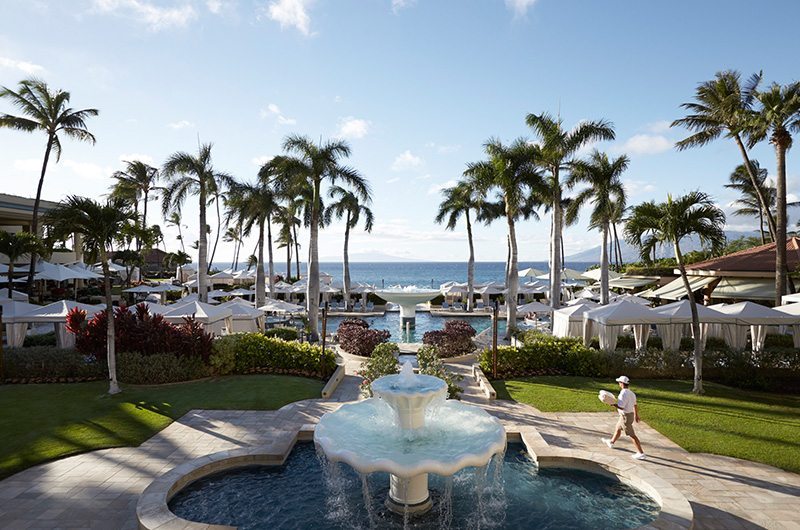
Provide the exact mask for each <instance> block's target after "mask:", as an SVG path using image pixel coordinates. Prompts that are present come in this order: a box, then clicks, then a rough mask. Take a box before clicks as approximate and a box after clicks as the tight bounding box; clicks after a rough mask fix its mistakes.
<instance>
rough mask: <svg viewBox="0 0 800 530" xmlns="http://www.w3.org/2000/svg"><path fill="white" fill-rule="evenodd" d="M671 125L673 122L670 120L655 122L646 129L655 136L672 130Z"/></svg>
mask: <svg viewBox="0 0 800 530" xmlns="http://www.w3.org/2000/svg"><path fill="white" fill-rule="evenodd" d="M671 124H672V122H671V121H669V120H661V121H654V122H651V123H648V124H647V125H645V126H644V129H645V130H646V131H647V132H651V133H653V134H663V133H665V132H667V131H669V130H670V125H671Z"/></svg>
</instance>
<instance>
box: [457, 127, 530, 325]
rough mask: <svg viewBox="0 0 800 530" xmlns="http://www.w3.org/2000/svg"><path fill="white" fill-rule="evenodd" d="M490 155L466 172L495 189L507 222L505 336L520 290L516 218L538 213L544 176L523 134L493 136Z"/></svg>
mask: <svg viewBox="0 0 800 530" xmlns="http://www.w3.org/2000/svg"><path fill="white" fill-rule="evenodd" d="M484 151H485V152H486V154H487V155H488V156H489V159H488V160H486V161H482V162H476V163H471V164H468V165H467V169H466V171H464V175H465V176H466V177H468V178H470V179H473V182H474V183H475V184H476V186H477V187H478V189H479V190H481V192H482V193H483V194H484V195H486V194H488V193H489V192H490V191H493V190H496V191H497V194H498V195H499V198H500V202H501V203H502V207H503V212H504V215H505V219H506V225H507V226H508V244H509V249H510V255H509V260H508V268H507V273H506V287H507V292H508V295H507V296H506V324H507V325H506V338H510V337H511V333H512V332H513V329H514V328H515V327H516V324H517V293H518V292H519V271H518V269H519V267H518V266H517V257H518V251H517V230H516V222H517V220H518V219H519V218H520V217H523V218H527V217H529V216H534V217H538V216H537V215H536V212H535V211H534V208H533V206H534V205H532V201H533V200H534V198H535V197H537V196H539V195H540V193H537V190H539V189H540V188H541V186H542V185H543V184H542V177H541V175H540V174H539V172H538V170H537V168H536V149H535V147H534V146H532V145H530V144H529V143H528V142H527V141H525V139H524V138H519V139H517V140H515V141H514V142H512V143H511V144H509V145H504V144H503V143H502V142H501V141H500V140H497V139H494V138H491V139H489V141H487V142H486V143H485V144H484Z"/></svg>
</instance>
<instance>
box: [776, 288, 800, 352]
mask: <svg viewBox="0 0 800 530" xmlns="http://www.w3.org/2000/svg"><path fill="white" fill-rule="evenodd" d="M788 296H795V295H788ZM788 296H784V297H783V303H784V304H785V305H779V306H778V307H775V308H773V309H775V311H780V312H781V313H786V314H787V315H793V316H795V317H797V318H798V321H797V322H795V323H793V324H792V341H793V342H794V347H795V348H800V304H798V303H791V302H789V303H787V301H786V299H787V298H788Z"/></svg>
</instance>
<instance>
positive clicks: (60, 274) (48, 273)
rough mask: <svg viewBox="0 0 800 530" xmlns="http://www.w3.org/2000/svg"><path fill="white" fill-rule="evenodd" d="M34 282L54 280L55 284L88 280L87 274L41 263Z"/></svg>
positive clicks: (44, 262) (61, 266)
mask: <svg viewBox="0 0 800 530" xmlns="http://www.w3.org/2000/svg"><path fill="white" fill-rule="evenodd" d="M33 279H34V280H52V281H55V282H64V281H67V280H75V279H79V280H86V279H88V278H87V276H86V275H85V274H83V273H82V272H78V271H76V270H72V269H70V268H67V267H65V266H63V265H56V264H53V263H48V262H46V261H42V262H40V263H39V266H38V268H37V273H36V274H35V275H34V277H33Z"/></svg>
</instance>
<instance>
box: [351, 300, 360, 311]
mask: <svg viewBox="0 0 800 530" xmlns="http://www.w3.org/2000/svg"><path fill="white" fill-rule="evenodd" d="M353 311H361V302H356V303H355V305H354V306H353Z"/></svg>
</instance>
